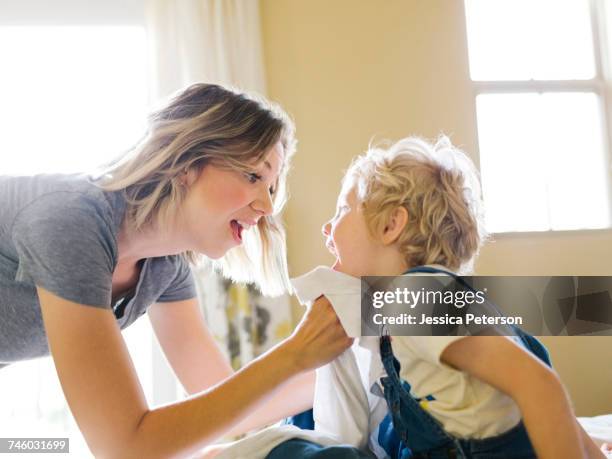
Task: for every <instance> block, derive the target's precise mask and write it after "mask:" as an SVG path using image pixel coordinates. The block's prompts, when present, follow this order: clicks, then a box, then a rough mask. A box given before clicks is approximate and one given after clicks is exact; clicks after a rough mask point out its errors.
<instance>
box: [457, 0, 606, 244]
mask: <svg viewBox="0 0 612 459" xmlns="http://www.w3.org/2000/svg"><path fill="white" fill-rule="evenodd" d="M603 8H604V4H603V2H600V1H599V0H593V1H589V0H564V1H562V2H560V1H558V0H465V11H466V24H467V36H468V51H469V65H470V75H471V79H472V82H473V86H474V89H475V97H476V116H477V127H478V143H479V149H480V170H481V174H482V184H483V196H484V200H485V206H486V214H487V228H488V230H489V231H491V232H510V231H547V230H578V229H594V228H608V227H610V223H611V222H610V202H611V199H610V189H611V187H610V177H609V166H610V160H609V150H610V148H609V134H608V128H607V124H606V123H607V122H606V119H607V116H606V107H607V105H606V94H605V84H604V68H603V63H604V49H605V48H606V46H605V44H606V41H605V36H604V31H605V27H604V25H603V20H601V18H602V17H603V15H602V14H601V13H602V11H603Z"/></svg>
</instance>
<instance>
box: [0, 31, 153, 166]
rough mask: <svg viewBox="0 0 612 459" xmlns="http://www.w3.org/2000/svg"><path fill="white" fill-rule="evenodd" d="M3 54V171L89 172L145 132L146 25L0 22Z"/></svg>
mask: <svg viewBox="0 0 612 459" xmlns="http://www.w3.org/2000/svg"><path fill="white" fill-rule="evenodd" d="M0 59H1V62H2V72H0V126H2V128H1V129H2V135H1V136H0V152H2V153H0V154H1V155H2V165H1V166H0V174H15V175H17V174H34V173H51V172H76V171H82V170H86V169H88V168H91V167H93V166H96V165H98V164H100V163H101V162H106V161H108V160H110V159H112V158H114V157H116V156H118V155H119V154H120V153H121V152H122V151H125V150H126V149H128V148H129V147H130V146H131V145H132V144H133V143H134V142H135V141H136V140H137V139H138V137H139V136H140V135H142V133H143V131H144V121H145V117H146V109H147V103H148V101H147V98H148V91H147V80H146V73H145V72H146V60H145V59H146V47H145V32H144V27H139V26H117V27H110V26H109V27H107V26H98V27H76V26H75V27H0Z"/></svg>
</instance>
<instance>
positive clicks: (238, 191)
mask: <svg viewBox="0 0 612 459" xmlns="http://www.w3.org/2000/svg"><path fill="white" fill-rule="evenodd" d="M283 160H284V150H283V145H282V143H281V142H280V141H279V142H278V143H277V144H276V145H274V146H273V147H272V148H270V150H269V151H268V153H267V154H266V156H265V158H264V160H263V161H262V162H261V163H259V164H257V165H253V167H252V170H251V171H249V172H248V173H244V172H239V171H231V170H225V169H220V168H218V167H215V166H212V165H207V166H205V167H204V168H203V169H202V170H201V172H200V173H199V175H197V176H196V177H194V178H193V179H191V180H190V182H191V183H190V185H189V190H188V192H187V196H186V197H185V201H184V203H183V206H182V207H181V217H180V218H181V223H182V225H181V231H182V232H183V233H184V237H185V238H186V239H187V243H188V245H189V246H190V247H191V248H192V250H193V251H195V252H199V253H202V254H204V255H206V256H208V257H209V258H212V259H217V258H220V257H222V256H223V255H225V253H226V252H227V251H228V250H229V249H231V248H232V247H235V246H237V245H240V244H241V243H242V235H243V232H244V231H248V229H249V228H250V227H251V226H254V225H256V224H257V221H258V220H259V219H260V218H261V217H263V216H266V215H270V214H271V213H272V211H273V205H272V197H273V194H274V192H276V190H275V188H276V186H277V185H276V182H277V178H278V175H279V173H280V170H281V166H282V164H283Z"/></svg>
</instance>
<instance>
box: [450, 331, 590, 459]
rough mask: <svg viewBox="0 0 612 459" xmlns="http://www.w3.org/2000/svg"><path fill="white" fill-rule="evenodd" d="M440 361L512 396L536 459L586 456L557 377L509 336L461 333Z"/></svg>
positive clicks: (579, 433)
mask: <svg viewBox="0 0 612 459" xmlns="http://www.w3.org/2000/svg"><path fill="white" fill-rule="evenodd" d="M440 359H441V361H442V362H444V363H446V364H447V365H451V366H452V367H455V368H456V369H458V370H461V371H465V372H466V373H469V374H471V375H473V376H474V377H476V378H478V379H480V380H482V381H484V382H486V383H487V384H490V385H491V386H493V387H495V388H497V389H499V390H500V391H502V392H504V393H505V394H507V395H509V396H510V397H512V398H513V399H514V400H515V402H516V403H517V405H518V407H519V409H520V410H521V414H522V416H523V422H524V423H525V427H526V428H527V432H528V434H529V438H530V440H531V443H532V444H533V447H534V449H535V452H536V455H537V457H539V458H540V459H548V458H551V459H552V458H559V457H572V458H584V457H589V456H587V449H586V448H585V444H584V441H583V437H582V434H581V431H580V429H579V426H578V422H577V421H576V418H575V416H574V413H573V411H572V408H571V404H570V401H569V398H568V396H567V394H566V392H565V389H564V388H563V385H562V384H561V381H560V380H559V378H558V377H557V375H556V374H555V373H554V372H553V371H552V370H551V369H550V368H549V367H547V366H546V365H544V364H543V363H542V362H541V361H540V360H538V359H537V358H536V357H534V356H532V355H531V354H530V353H529V352H528V351H526V350H524V349H523V348H521V347H520V346H518V345H517V344H516V343H514V342H513V341H512V340H510V339H509V338H507V337H504V336H469V337H465V338H463V339H460V340H457V341H454V342H453V343H451V344H450V345H449V346H448V347H447V348H446V349H445V350H444V351H443V352H442V355H441V357H440Z"/></svg>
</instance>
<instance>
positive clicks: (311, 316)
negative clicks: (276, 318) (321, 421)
mask: <svg viewBox="0 0 612 459" xmlns="http://www.w3.org/2000/svg"><path fill="white" fill-rule="evenodd" d="M293 152H294V138H293V128H292V124H291V122H290V121H289V120H288V118H287V116H286V115H285V114H284V113H283V112H282V111H281V110H280V108H278V107H276V106H273V105H271V104H269V103H267V102H266V101H264V100H258V99H255V98H252V97H249V96H246V95H245V94H240V93H237V92H233V91H230V90H228V89H225V88H222V87H220V86H216V85H208V84H196V85H193V86H191V87H189V88H187V89H186V90H184V91H183V92H181V93H180V94H178V95H177V96H176V97H175V98H174V99H173V100H172V101H171V102H170V103H169V104H168V105H167V106H165V107H164V108H162V109H161V110H159V111H157V112H156V113H154V114H153V115H152V116H151V118H150V122H149V129H148V133H147V135H146V136H145V138H144V139H143V140H142V141H141V142H140V143H139V144H138V145H137V146H136V147H135V148H134V149H133V151H131V152H130V153H129V154H127V155H126V156H125V157H123V158H121V159H120V160H118V161H116V162H115V163H113V164H111V165H110V166H109V167H108V168H107V169H106V170H104V171H103V173H102V174H100V176H98V177H96V178H92V177H87V176H84V175H43V176H33V177H0V291H1V292H2V295H0V317H1V320H0V365H6V364H9V363H13V362H17V361H20V360H24V359H31V358H35V357H41V356H45V355H49V354H50V355H51V356H52V358H53V359H54V363H55V366H56V369H57V372H58V375H59V379H60V381H61V385H62V388H63V391H64V394H65V396H66V399H67V402H68V404H69V406H70V409H71V411H72V413H73V415H74V417H75V419H76V421H77V424H78V426H79V428H80V429H81V431H82V433H83V435H84V437H85V439H86V441H87V444H88V446H89V448H90V449H91V451H92V453H93V454H94V455H95V456H96V457H105V458H106V457H109V458H120V457H121V458H122V457H136V458H144V457H146V458H158V457H159V458H170V457H186V456H189V455H191V454H193V453H194V452H195V451H197V450H199V449H200V448H202V447H204V446H206V445H207V444H209V443H211V442H212V441H213V440H215V439H217V438H218V437H220V436H222V435H226V434H231V433H234V434H235V433H241V432H245V431H246V430H249V429H251V428H254V427H257V426H260V425H263V424H265V423H267V422H270V421H273V420H276V419H280V418H282V417H285V416H287V415H290V414H294V413H297V412H299V411H301V410H303V409H305V408H307V407H308V406H311V404H312V387H313V377H312V372H311V371H310V370H312V369H314V368H316V367H318V366H320V365H322V364H324V363H326V362H328V361H329V360H331V359H333V358H334V357H335V356H337V355H338V354H340V353H341V352H343V351H344V350H345V349H346V348H347V347H348V346H349V345H350V340H349V338H347V336H346V334H345V333H344V330H343V329H342V327H341V326H340V324H339V322H338V320H337V317H336V316H335V314H334V312H333V310H332V308H331V306H330V304H329V303H328V302H327V301H326V300H324V299H321V300H319V301H318V302H316V303H315V304H314V306H313V307H312V308H311V309H310V311H309V312H308V313H307V314H306V316H305V317H304V319H303V320H302V322H301V323H300V324H299V325H298V327H297V329H296V330H295V332H294V333H293V334H292V335H291V336H290V337H289V338H288V339H286V340H285V341H284V342H282V343H280V344H279V345H278V346H276V347H275V348H273V349H272V350H270V351H269V352H268V353H266V354H265V355H263V356H261V357H260V358H258V359H256V360H255V361H254V362H252V363H251V364H250V365H247V366H246V367H244V368H243V369H241V370H240V371H238V372H237V373H235V374H233V371H232V370H231V368H230V366H229V364H228V363H227V362H226V361H225V360H224V358H223V357H222V354H221V353H220V352H219V350H218V349H217V347H216V346H215V344H214V342H213V339H212V338H211V334H210V332H209V331H208V328H207V324H205V323H204V320H203V317H202V315H201V313H200V311H199V309H198V306H197V303H196V299H195V290H194V284H193V280H192V278H191V273H190V271H189V267H188V262H194V261H195V260H196V259H197V258H198V256H199V254H202V255H204V256H205V257H206V258H207V259H209V260H212V263H213V264H215V265H217V267H218V268H219V269H221V270H222V271H223V272H224V273H225V274H226V275H227V276H231V277H232V278H233V279H235V280H240V281H252V282H255V283H257V285H258V286H259V287H260V289H261V290H262V292H263V293H264V294H279V293H282V292H283V291H287V290H288V286H289V283H288V275H287V266H286V260H285V239H284V232H283V229H282V226H281V224H280V222H279V220H278V213H279V212H280V210H281V208H282V206H283V204H284V200H285V199H284V198H285V181H286V175H287V169H288V165H289V161H290V159H291V156H292V154H293ZM144 312H147V313H148V315H149V317H150V320H151V323H152V325H153V329H154V331H155V334H156V335H157V337H158V339H159V341H160V343H161V345H162V347H163V349H164V352H165V354H166V356H167V358H168V360H169V362H170V363H171V365H172V367H173V369H174V371H175V373H176V374H177V376H178V377H179V379H180V381H181V383H182V384H183V386H184V387H185V388H186V389H187V390H188V391H189V393H190V394H192V396H191V397H190V398H188V399H187V400H184V401H180V402H177V403H173V404H170V405H166V406H161V407H155V408H150V407H149V406H148V405H147V402H146V400H145V397H144V395H143V391H142V388H141V386H140V384H139V381H138V378H137V376H136V373H135V371H134V367H133V365H132V362H131V360H130V357H129V355H128V352H127V349H126V346H125V343H124V341H123V339H122V336H121V333H120V330H121V329H123V328H125V327H127V326H128V325H130V324H131V323H132V322H134V320H136V319H137V318H138V317H139V316H140V315H142V314H143V313H144Z"/></svg>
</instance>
